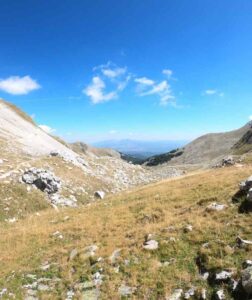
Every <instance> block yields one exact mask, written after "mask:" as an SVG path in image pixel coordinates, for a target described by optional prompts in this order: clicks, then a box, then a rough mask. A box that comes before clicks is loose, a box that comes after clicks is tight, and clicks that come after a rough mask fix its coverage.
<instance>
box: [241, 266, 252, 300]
mask: <svg viewBox="0 0 252 300" xmlns="http://www.w3.org/2000/svg"><path fill="white" fill-rule="evenodd" d="M241 283H242V287H243V289H244V290H245V292H246V293H247V294H249V295H251V294H252V267H248V268H246V269H245V270H243V271H242V276H241Z"/></svg>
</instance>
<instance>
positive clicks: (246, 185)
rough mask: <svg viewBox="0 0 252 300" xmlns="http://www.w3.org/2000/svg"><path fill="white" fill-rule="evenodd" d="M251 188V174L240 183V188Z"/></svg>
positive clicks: (246, 190) (244, 189)
mask: <svg viewBox="0 0 252 300" xmlns="http://www.w3.org/2000/svg"><path fill="white" fill-rule="evenodd" d="M251 188H252V176H250V177H248V178H247V179H246V180H245V181H242V182H241V183H240V190H241V191H245V192H248V191H249V189H251Z"/></svg>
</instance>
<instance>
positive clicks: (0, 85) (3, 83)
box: [0, 76, 41, 95]
mask: <svg viewBox="0 0 252 300" xmlns="http://www.w3.org/2000/svg"><path fill="white" fill-rule="evenodd" d="M39 88H41V86H40V85H39V84H38V83H37V82H36V80H34V79H32V78H31V77H30V76H24V77H19V76H11V77H8V78H6V79H0V90H2V91H4V92H6V93H9V94H12V95H26V94H28V93H29V92H31V91H34V90H37V89H39Z"/></svg>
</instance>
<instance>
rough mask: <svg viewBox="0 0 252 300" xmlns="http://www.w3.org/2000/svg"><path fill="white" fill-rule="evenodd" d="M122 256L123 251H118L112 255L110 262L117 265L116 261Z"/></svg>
mask: <svg viewBox="0 0 252 300" xmlns="http://www.w3.org/2000/svg"><path fill="white" fill-rule="evenodd" d="M120 255H121V249H116V250H115V251H114V252H113V253H112V255H111V256H110V257H109V260H110V262H111V263H112V264H115V263H116V260H117V259H118V258H119V257H120Z"/></svg>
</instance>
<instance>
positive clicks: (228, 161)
mask: <svg viewBox="0 0 252 300" xmlns="http://www.w3.org/2000/svg"><path fill="white" fill-rule="evenodd" d="M235 164H236V160H235V159H234V157H233V156H232V155H229V156H226V157H224V158H222V160H221V162H219V163H218V164H216V165H215V166H214V167H215V168H223V167H230V166H234V165H235Z"/></svg>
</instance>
